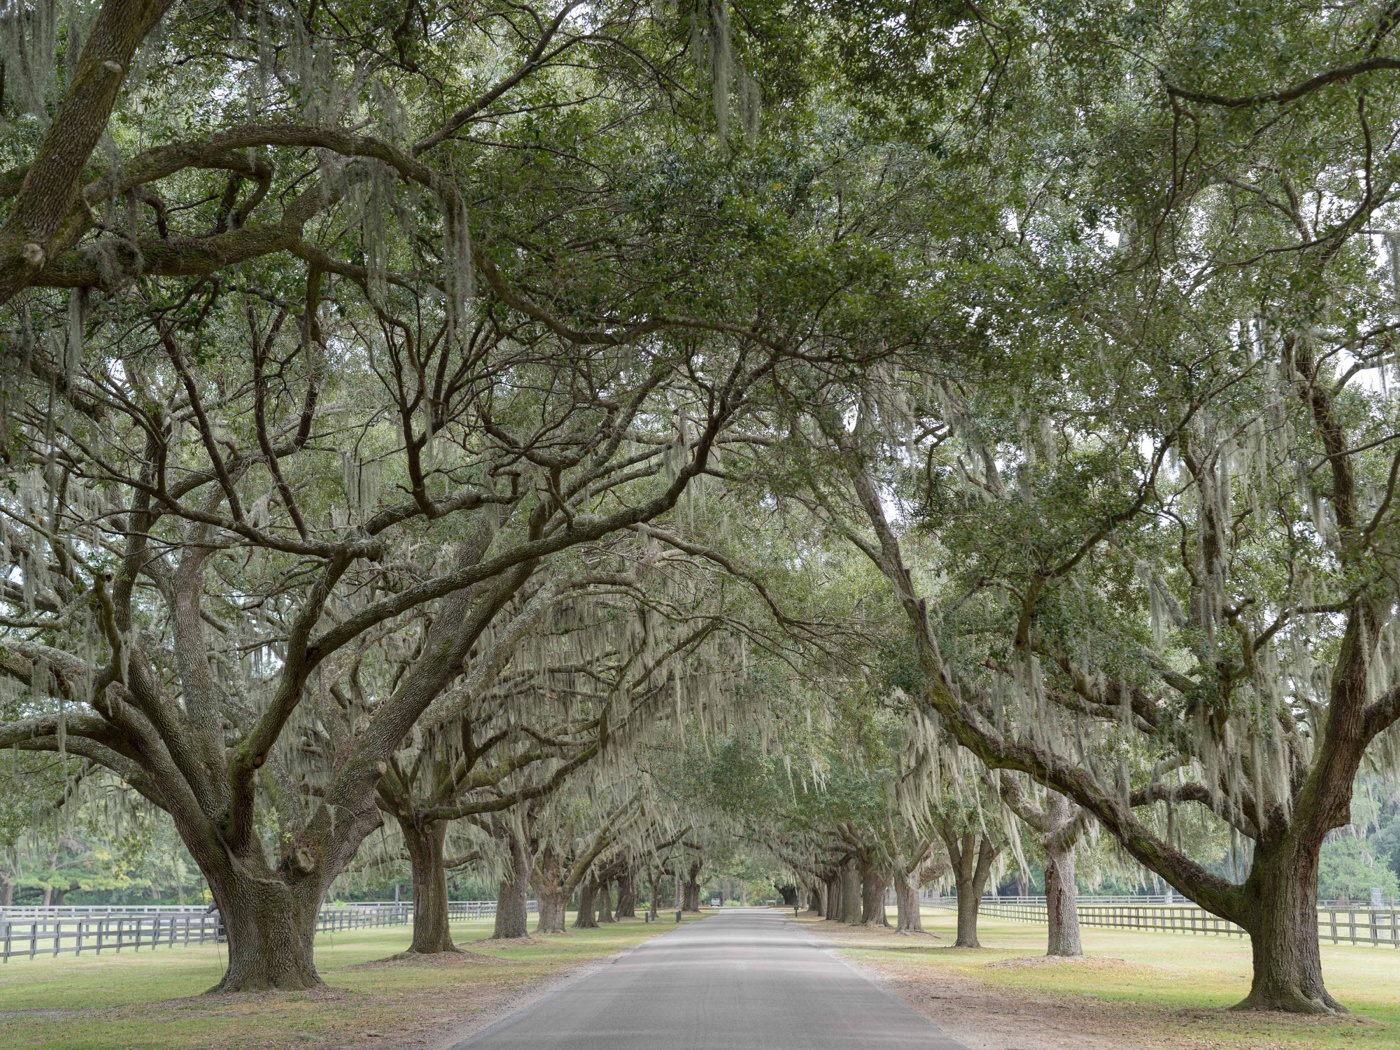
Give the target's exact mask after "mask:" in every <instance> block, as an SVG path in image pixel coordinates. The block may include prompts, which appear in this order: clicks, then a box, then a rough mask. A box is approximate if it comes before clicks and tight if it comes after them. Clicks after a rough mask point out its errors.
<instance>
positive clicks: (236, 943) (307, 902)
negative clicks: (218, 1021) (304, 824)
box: [209, 871, 321, 993]
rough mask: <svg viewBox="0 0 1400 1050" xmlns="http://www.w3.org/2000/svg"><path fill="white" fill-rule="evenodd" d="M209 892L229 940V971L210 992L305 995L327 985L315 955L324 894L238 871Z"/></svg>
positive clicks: (222, 878) (214, 883)
mask: <svg viewBox="0 0 1400 1050" xmlns="http://www.w3.org/2000/svg"><path fill="white" fill-rule="evenodd" d="M209 888H210V890H211V892H212V893H213V895H214V901H215V903H216V904H217V905H218V908H219V916H220V918H221V920H222V922H223V926H224V932H225V934H226V935H227V937H228V969H227V971H225V973H224V977H223V980H221V981H220V982H219V983H218V984H217V985H215V986H214V987H213V988H212V989H210V991H212V992H220V993H222V992H265V991H270V990H273V989H277V990H281V991H299V990H304V989H307V988H315V987H317V986H318V985H319V984H320V983H321V978H320V977H319V976H318V975H317V973H316V964H315V961H314V958H313V952H312V943H313V942H314V941H315V938H316V916H317V913H318V912H319V911H320V904H321V894H320V893H319V892H315V893H306V892H303V893H298V892H296V890H295V889H293V888H289V887H288V886H286V885H285V884H283V883H281V882H279V881H277V880H275V879H260V878H256V877H250V876H249V875H247V874H245V873H237V872H233V871H226V872H224V873H222V874H221V876H220V877H217V878H216V880H214V881H211V882H210V886H209Z"/></svg>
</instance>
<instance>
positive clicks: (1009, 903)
mask: <svg viewBox="0 0 1400 1050" xmlns="http://www.w3.org/2000/svg"><path fill="white" fill-rule="evenodd" d="M924 903H926V904H929V905H932V906H933V907H945V908H956V907H957V898H956V897H931V896H930V897H924ZM979 911H980V913H981V914H983V915H988V916H991V917H993V918H997V919H1015V920H1020V921H1023V922H1046V921H1047V914H1046V907H1045V898H1044V897H984V898H982V902H981V905H980V906H979ZM1079 924H1080V925H1081V926H1097V927H1102V928H1107V929H1119V930H1149V931H1155V932H1158V933H1205V934H1216V935H1217V936H1222V937H1244V936H1247V934H1246V933H1245V931H1244V930H1242V929H1241V928H1240V927H1239V926H1236V925H1235V924H1234V923H1233V922H1230V921H1229V920H1227V919H1222V918H1220V916H1218V915H1214V914H1212V913H1211V912H1208V911H1206V910H1205V909H1204V908H1202V907H1200V906H1199V905H1197V904H1192V903H1190V902H1185V903H1183V902H1182V901H1181V899H1180V898H1176V899H1175V900H1169V899H1168V898H1166V897H1090V896H1082V897H1080V898H1079ZM1317 934H1318V940H1321V941H1330V942H1331V943H1332V944H1361V945H1370V946H1373V947H1386V948H1400V908H1396V907H1383V908H1359V907H1355V906H1348V905H1334V904H1326V903H1324V904H1320V905H1319V906H1318V909H1317Z"/></svg>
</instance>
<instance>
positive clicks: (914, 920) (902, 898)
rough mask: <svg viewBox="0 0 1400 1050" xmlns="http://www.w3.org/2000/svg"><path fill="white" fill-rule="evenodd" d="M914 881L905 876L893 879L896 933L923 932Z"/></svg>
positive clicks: (910, 877) (913, 877) (917, 889)
mask: <svg viewBox="0 0 1400 1050" xmlns="http://www.w3.org/2000/svg"><path fill="white" fill-rule="evenodd" d="M914 879H915V876H913V875H905V876H903V877H901V878H898V879H895V882H894V900H895V907H896V909H897V917H896V919H895V922H896V925H895V932H896V933H923V932H924V917H923V914H922V913H921V912H920V911H919V887H918V884H917V883H916V882H915V881H914Z"/></svg>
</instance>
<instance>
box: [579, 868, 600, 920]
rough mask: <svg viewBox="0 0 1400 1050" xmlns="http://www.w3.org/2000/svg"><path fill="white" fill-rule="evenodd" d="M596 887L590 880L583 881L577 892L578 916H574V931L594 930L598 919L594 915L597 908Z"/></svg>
mask: <svg viewBox="0 0 1400 1050" xmlns="http://www.w3.org/2000/svg"><path fill="white" fill-rule="evenodd" d="M597 897H598V886H597V884H596V883H595V882H594V881H593V880H592V879H587V880H585V881H584V883H583V885H582V886H580V887H579V891H578V914H577V915H575V916H574V929H576V930H596V929H597V928H598V919H597V917H596V915H595V914H594V912H595V909H596V908H597Z"/></svg>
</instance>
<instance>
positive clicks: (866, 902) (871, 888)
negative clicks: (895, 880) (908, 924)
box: [860, 864, 890, 926]
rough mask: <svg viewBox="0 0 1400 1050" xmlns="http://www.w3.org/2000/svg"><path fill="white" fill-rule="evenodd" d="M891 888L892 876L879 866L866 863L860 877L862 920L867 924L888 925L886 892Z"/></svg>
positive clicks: (863, 923)
mask: <svg viewBox="0 0 1400 1050" xmlns="http://www.w3.org/2000/svg"><path fill="white" fill-rule="evenodd" d="M889 888H890V877H889V876H888V875H887V874H885V873H884V872H883V871H881V870H880V869H879V868H877V867H875V866H874V865H873V864H872V865H866V866H865V868H864V870H863V871H862V872H861V878H860V921H861V923H862V925H865V926H888V925H889V924H890V920H889V916H888V915H886V914H885V893H886V891H888V890H889Z"/></svg>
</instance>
